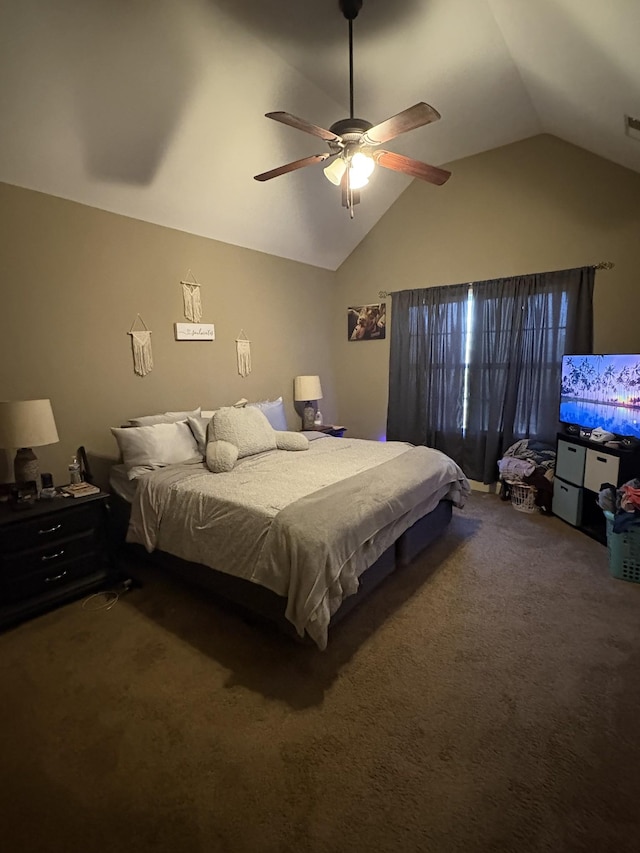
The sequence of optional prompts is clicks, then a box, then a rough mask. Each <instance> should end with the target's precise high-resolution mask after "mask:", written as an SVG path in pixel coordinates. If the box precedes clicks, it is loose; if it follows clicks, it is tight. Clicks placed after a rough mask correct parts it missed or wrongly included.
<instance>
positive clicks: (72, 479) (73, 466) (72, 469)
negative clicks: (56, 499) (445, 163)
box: [69, 456, 82, 486]
mask: <svg viewBox="0 0 640 853" xmlns="http://www.w3.org/2000/svg"><path fill="white" fill-rule="evenodd" d="M81 482H82V472H81V471H80V463H79V462H78V457H77V456H72V457H71V463H70V465H69V483H70V484H71V485H72V486H74V485H77V484H78V483H81Z"/></svg>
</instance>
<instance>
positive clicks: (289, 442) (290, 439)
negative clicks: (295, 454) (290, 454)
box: [276, 430, 309, 450]
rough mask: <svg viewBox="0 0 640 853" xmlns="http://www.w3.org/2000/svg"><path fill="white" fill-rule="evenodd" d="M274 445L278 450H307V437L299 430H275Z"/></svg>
mask: <svg viewBox="0 0 640 853" xmlns="http://www.w3.org/2000/svg"><path fill="white" fill-rule="evenodd" d="M276 447H277V448H278V450H308V449H309V439H308V438H307V436H306V435H303V434H302V433H301V432H287V431H286V430H282V431H276Z"/></svg>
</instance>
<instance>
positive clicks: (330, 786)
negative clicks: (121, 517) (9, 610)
mask: <svg viewBox="0 0 640 853" xmlns="http://www.w3.org/2000/svg"><path fill="white" fill-rule="evenodd" d="M607 565H608V564H607V552H606V549H605V548H604V547H603V546H602V545H599V544H598V543H596V542H594V541H593V540H591V539H589V538H587V537H586V536H584V535H583V534H581V533H580V532H578V531H575V530H573V529H572V528H570V527H569V526H567V525H565V524H564V523H563V522H561V521H560V520H559V519H556V518H548V517H543V516H540V515H537V514H536V515H526V514H522V513H519V512H516V511H515V510H513V509H512V508H511V506H510V505H509V504H504V503H502V502H501V501H500V500H499V499H498V498H497V497H495V496H492V495H480V494H474V495H473V497H472V498H471V500H470V501H469V503H468V504H467V507H465V509H464V510H463V511H455V516H454V520H453V522H452V524H451V526H450V528H449V530H448V532H447V533H446V534H445V537H444V538H443V539H441V540H440V541H439V542H438V543H437V545H435V546H434V547H432V549H431V552H430V554H429V555H428V556H423V557H422V558H420V559H419V560H417V561H416V562H414V563H413V564H412V565H411V566H409V567H408V568H407V569H404V570H402V571H401V572H399V573H396V575H395V576H392V577H390V578H388V579H387V580H386V581H385V582H384V583H383V585H382V586H381V587H379V588H378V589H377V590H376V591H375V592H374V593H373V594H372V595H371V596H370V598H369V599H368V600H366V601H365V602H363V604H362V605H361V606H360V607H358V608H356V610H355V611H354V612H353V613H351V614H350V615H349V616H348V617H347V618H346V619H345V620H344V622H343V623H342V624H340V625H338V626H337V627H336V629H335V632H334V634H333V635H332V637H331V639H330V643H329V648H328V650H327V651H326V652H324V653H321V652H319V651H317V650H316V649H315V648H313V647H306V646H300V645H297V644H295V643H292V642H291V641H290V640H287V639H286V638H281V637H280V636H278V635H276V634H274V633H271V632H269V631H266V630H265V629H264V628H261V627H258V626H255V625H251V624H249V623H247V622H244V621H243V620H241V619H239V618H238V616H237V615H236V614H230V613H228V612H225V611H224V610H222V609H221V608H220V607H219V606H218V605H216V604H215V603H212V602H211V601H203V600H202V599H200V600H199V599H198V597H197V596H196V595H195V594H194V593H192V592H191V591H190V590H188V589H186V588H184V587H182V586H180V585H178V584H176V583H175V582H174V581H170V580H169V579H165V578H158V577H156V576H154V575H153V574H150V573H149V569H144V570H143V569H140V570H139V571H137V570H136V571H137V574H138V575H139V576H140V578H141V579H142V580H143V581H144V585H143V586H142V588H140V589H135V590H133V591H132V592H131V593H129V594H128V595H126V596H124V597H123V598H121V600H120V601H119V602H118V603H117V604H116V606H115V607H114V608H112V609H111V610H108V611H107V610H103V611H99V612H89V611H87V610H85V609H83V608H82V606H81V604H82V603H81V602H74V603H72V604H69V605H67V606H65V607H62V608H60V609H58V610H56V611H55V612H51V613H48V614H45V615H43V616H41V617H38V618H37V619H33V620H31V621H30V622H28V623H25V624H23V625H21V626H19V627H17V628H15V629H12V630H10V631H7V632H5V633H4V634H3V635H2V636H0V670H1V675H2V701H1V703H0V732H1V736H2V747H1V754H0V762H1V764H0V785H1V796H0V811H1V813H0V846H1V849H2V850H3V851H6V853H22V851H29V852H30V853H39V851H46V853H54V851H55V853H57V851H60V853H62V851H64V853H75V851H81V853H92V851H96V853H98V851H113V853H125V851H147V850H149V851H151V850H153V851H158V853H169V851H171V853H182V851H184V853H191V851H194V852H195V851H198V853H199V851H203V853H204V851H206V852H207V853H227V851H228V853H235V851H243V853H244V851H251V853H254V851H256V853H293V851H296V853H341V851H376V853H377V851H380V853H383V851H384V853H387V852H388V853H392V851H393V853H395V851H410V853H413V851H420V852H421V853H422V851H425V853H432V852H433V853H449V851H464V853H475V851H492V853H493V851H495V853H499V851H513V853H516V851H517V853H528V851H553V853H561V851H582V850H584V851H590V853H601V851H602V853H609V852H610V853H626V851H637V850H638V845H639V844H640V842H639V841H638V839H639V838H640V834H639V830H640V820H639V818H638V811H637V809H638V802H639V801H640V735H639V728H640V726H639V723H640V677H639V675H640V641H639V636H638V635H639V630H638V624H639V623H638V615H639V613H640V585H636V584H631V583H627V582H624V581H619V580H614V579H612V578H611V577H610V576H609V573H608V567H607ZM634 814H635V817H634Z"/></svg>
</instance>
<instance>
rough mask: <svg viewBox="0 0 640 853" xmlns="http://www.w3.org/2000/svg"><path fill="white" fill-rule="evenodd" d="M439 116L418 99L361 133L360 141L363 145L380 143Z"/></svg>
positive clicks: (428, 122)
mask: <svg viewBox="0 0 640 853" xmlns="http://www.w3.org/2000/svg"><path fill="white" fill-rule="evenodd" d="M439 118H440V113H439V112H438V110H435V109H434V108H433V107H430V106H429V104H425V103H424V102H423V101H420V103H418V104H414V105H413V106H412V107H409V108H408V109H406V110H403V111H402V112H401V113H398V114H397V115H395V116H391V118H388V119H387V120H386V121H383V122H380V124H376V125H374V126H373V127H372V128H370V129H369V130H367V131H366V132H365V133H364V134H363V137H362V142H363V144H365V145H382V143H383V142H388V141H389V140H390V139H394V138H395V137H396V136H400V134H401V133H406V132H407V131H408V130H414V128H416V127H422V126H423V125H425V124H430V123H431V122H432V121H437V120H438V119H439Z"/></svg>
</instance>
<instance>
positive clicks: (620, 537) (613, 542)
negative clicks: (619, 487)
mask: <svg viewBox="0 0 640 853" xmlns="http://www.w3.org/2000/svg"><path fill="white" fill-rule="evenodd" d="M604 515H605V518H606V519H607V550H608V552H609V573H610V574H611V575H612V577H614V578H618V580H623V581H632V582H633V583H640V525H636V526H635V527H630V528H629V529H628V530H625V531H623V532H622V533H614V532H613V513H611V512H608V511H607V510H604Z"/></svg>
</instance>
